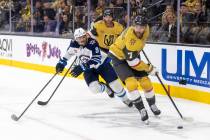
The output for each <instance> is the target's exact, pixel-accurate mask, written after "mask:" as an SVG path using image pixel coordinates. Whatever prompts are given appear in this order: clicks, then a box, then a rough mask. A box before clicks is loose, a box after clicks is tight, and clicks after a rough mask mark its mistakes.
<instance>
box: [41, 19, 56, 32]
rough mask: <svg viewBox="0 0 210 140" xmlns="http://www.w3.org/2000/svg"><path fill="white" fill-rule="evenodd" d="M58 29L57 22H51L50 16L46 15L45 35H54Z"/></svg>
mask: <svg viewBox="0 0 210 140" xmlns="http://www.w3.org/2000/svg"><path fill="white" fill-rule="evenodd" d="M55 29H56V21H55V20H50V18H49V17H48V15H44V33H45V34H47V35H53V33H54V32H55Z"/></svg>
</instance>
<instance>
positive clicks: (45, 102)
mask: <svg viewBox="0 0 210 140" xmlns="http://www.w3.org/2000/svg"><path fill="white" fill-rule="evenodd" d="M76 59H77V57H75V59H74V61H73V62H72V63H71V65H70V66H69V68H68V70H67V71H66V73H65V74H64V76H63V78H62V79H61V80H60V82H59V83H58V85H57V87H56V88H55V90H54V91H53V93H52V94H51V96H50V98H49V99H48V100H47V101H38V102H37V104H38V105H42V106H44V105H47V104H48V103H49V101H50V100H51V98H52V97H53V95H54V94H55V92H56V91H57V89H58V88H59V86H60V85H61V83H62V82H63V80H64V79H65V77H66V75H67V74H68V73H69V71H70V69H71V68H72V66H73V64H74V63H75V61H76Z"/></svg>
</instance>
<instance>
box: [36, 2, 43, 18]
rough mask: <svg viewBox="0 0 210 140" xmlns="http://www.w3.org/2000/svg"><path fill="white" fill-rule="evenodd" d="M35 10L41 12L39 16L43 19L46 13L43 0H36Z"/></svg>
mask: <svg viewBox="0 0 210 140" xmlns="http://www.w3.org/2000/svg"><path fill="white" fill-rule="evenodd" d="M34 11H35V12H39V14H40V15H39V17H40V18H41V19H43V16H44V13H43V7H42V2H41V0H36V3H35V8H34Z"/></svg>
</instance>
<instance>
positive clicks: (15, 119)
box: [11, 114, 19, 121]
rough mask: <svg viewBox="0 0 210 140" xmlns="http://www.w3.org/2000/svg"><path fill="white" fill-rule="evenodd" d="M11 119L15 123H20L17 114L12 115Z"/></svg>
mask: <svg viewBox="0 0 210 140" xmlns="http://www.w3.org/2000/svg"><path fill="white" fill-rule="evenodd" d="M11 118H12V119H13V120H14V121H18V120H19V119H18V117H17V116H16V115H15V114H12V115H11Z"/></svg>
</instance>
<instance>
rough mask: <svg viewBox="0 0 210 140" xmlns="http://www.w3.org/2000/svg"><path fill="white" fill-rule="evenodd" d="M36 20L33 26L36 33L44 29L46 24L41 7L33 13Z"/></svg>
mask: <svg viewBox="0 0 210 140" xmlns="http://www.w3.org/2000/svg"><path fill="white" fill-rule="evenodd" d="M33 18H34V21H33V28H34V32H35V33H41V32H43V31H44V25H43V22H42V15H41V12H40V10H39V9H35V11H34V15H33Z"/></svg>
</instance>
